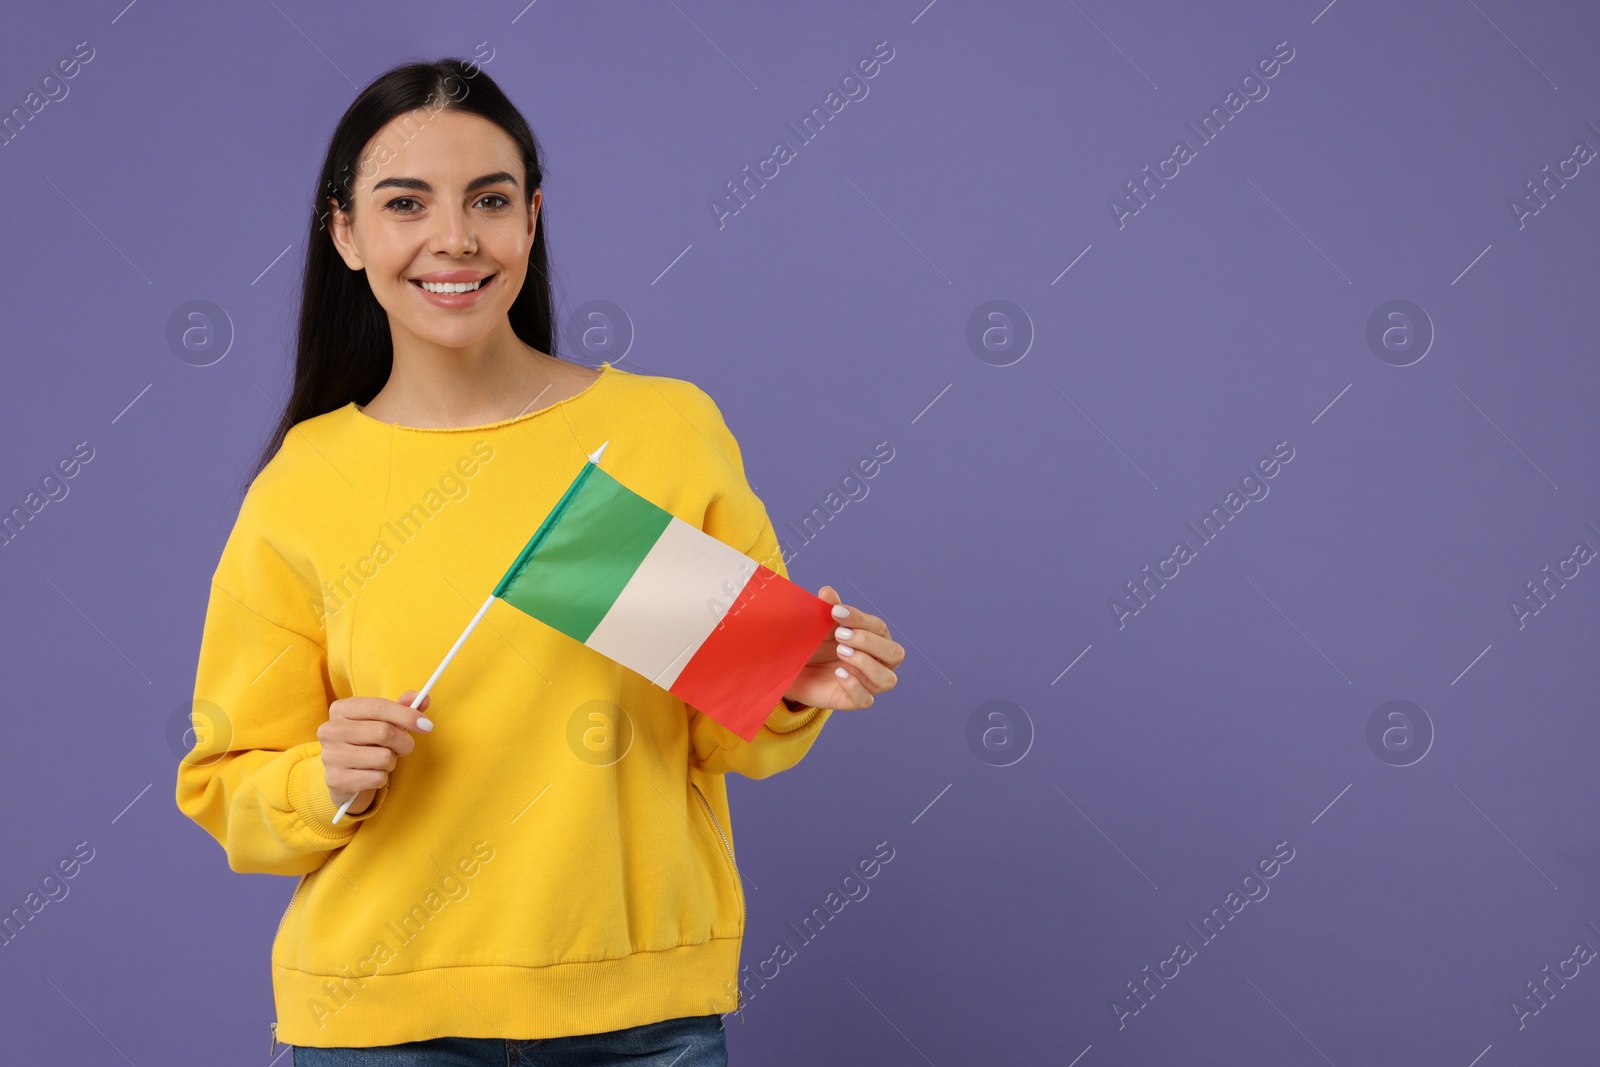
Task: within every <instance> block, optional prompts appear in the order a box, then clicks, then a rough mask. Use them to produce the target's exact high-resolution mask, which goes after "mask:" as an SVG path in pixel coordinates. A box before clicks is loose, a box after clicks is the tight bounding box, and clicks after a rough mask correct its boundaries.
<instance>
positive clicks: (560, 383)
mask: <svg viewBox="0 0 1600 1067" xmlns="http://www.w3.org/2000/svg"><path fill="white" fill-rule="evenodd" d="M504 334H505V336H504V337H497V338H494V339H485V341H484V342H483V343H481V344H479V345H476V346H472V347H469V348H445V347H442V346H439V345H434V344H431V343H428V342H413V343H410V344H405V343H400V342H399V341H398V340H397V343H396V345H395V355H394V366H393V368H392V369H391V370H390V372H389V380H388V381H387V382H386V383H385V384H384V386H383V388H382V389H380V390H379V391H378V395H377V396H375V397H373V398H372V400H371V402H370V403H368V404H366V405H365V406H364V407H363V408H362V409H361V410H362V411H363V412H364V413H366V414H367V415H370V416H372V417H373V418H375V419H378V420H379V421H381V422H391V423H397V424H399V425H402V426H417V427H439V428H443V427H452V426H481V425H485V424H488V423H491V422H500V421H502V420H504V419H510V418H515V417H517V416H518V415H521V414H523V413H524V412H527V411H533V410H536V409H538V408H543V407H548V406H550V405H551V404H554V403H557V402H559V401H561V400H564V399H566V398H568V397H570V396H573V395H575V394H576V393H578V392H579V391H581V390H582V389H583V388H584V387H585V386H587V385H588V384H589V383H590V382H591V381H593V380H594V377H595V375H596V373H597V372H596V371H592V370H589V369H588V368H587V367H581V366H578V365H576V364H572V363H568V362H566V361H565V360H560V359H556V358H555V357H553V356H550V355H547V354H546V353H544V352H540V351H539V350H538V349H536V348H533V347H531V346H529V345H526V344H524V343H523V342H522V341H521V340H520V339H519V338H517V336H516V335H515V334H514V333H512V332H511V329H510V325H509V323H508V324H507V327H506V329H505V331H504Z"/></svg>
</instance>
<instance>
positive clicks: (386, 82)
mask: <svg viewBox="0 0 1600 1067" xmlns="http://www.w3.org/2000/svg"><path fill="white" fill-rule="evenodd" d="M441 110H452V111H465V112H470V113H472V114H474V115H481V116H482V117H483V118H485V119H488V120H489V121H490V122H492V123H494V124H495V125H496V126H499V127H500V128H501V129H502V130H505V131H506V133H507V134H508V135H510V137H511V139H512V140H513V141H515V142H516V144H517V146H518V147H519V148H520V149H521V150H522V164H523V171H524V174H525V175H526V181H525V183H524V186H523V187H524V188H525V189H526V190H527V194H528V202H529V204H530V205H531V204H532V202H533V192H534V190H535V189H538V188H539V187H540V186H541V185H543V184H544V171H543V169H542V167H541V164H540V158H541V152H540V150H539V142H538V140H537V139H536V138H535V137H534V135H533V130H531V129H530V128H529V127H528V121H527V120H526V119H525V118H523V117H522V113H521V112H520V111H518V110H517V108H516V106H515V105H513V104H512V103H511V101H510V100H509V99H507V98H506V95H505V93H504V92H502V91H501V89H500V87H499V86H498V85H496V84H495V82H494V80H493V79H492V78H490V77H489V76H488V75H487V74H485V73H484V72H483V69H482V68H481V67H479V66H478V65H477V64H476V63H473V62H470V61H466V60H460V59H440V60H438V61H436V62H432V63H420V62H419V63H407V64H404V65H402V66H398V67H394V68H393V69H391V70H389V71H386V72H385V73H383V74H381V75H379V76H378V78H377V79H375V80H374V81H373V82H372V83H371V84H370V85H368V86H367V87H366V88H365V89H363V90H362V91H361V95H359V96H357V97H356V98H355V101H354V102H353V103H351V105H350V107H349V108H348V109H346V111H345V113H344V117H343V118H341V119H340V120H339V125H338V126H337V127H335V128H334V131H333V139H332V141H331V142H330V143H329V145H328V154H327V157H326V158H325V159H324V160H323V162H322V173H321V175H320V176H319V177H318V178H317V187H316V190H315V192H314V194H313V195H312V198H311V221H310V223H309V231H310V233H309V238H308V240H307V243H306V252H305V273H304V275H303V280H302V283H301V292H300V316H299V318H300V324H299V337H298V342H297V348H296V354H295V364H294V388H293V390H292V391H291V392H290V394H289V403H288V406H287V408H286V409H285V410H284V413H283V418H282V419H281V420H279V422H278V424H277V426H276V428H275V429H274V430H273V432H272V436H271V438H270V439H269V440H268V442H267V444H266V446H265V448H264V449H263V450H262V453H261V455H260V457H259V458H258V459H257V460H256V464H255V467H254V469H253V470H251V472H250V474H249V476H248V477H247V479H246V480H245V485H244V488H246V489H247V488H248V486H249V484H250V483H251V482H253V481H255V478H256V476H257V475H259V474H260V473H261V470H262V468H264V467H265V466H266V465H267V463H268V462H270V461H271V459H272V457H273V456H274V455H276V454H277V452H278V449H279V448H280V447H282V445H283V439H284V437H285V436H286V435H287V434H288V432H289V431H290V430H291V429H292V428H293V427H294V425H295V424H296V423H298V422H303V421H305V420H306V419H309V418H312V417H314V416H316V415H322V414H325V413H327V412H330V411H334V410H337V409H338V408H341V407H344V406H345V405H346V404H348V403H350V401H352V400H354V401H355V402H356V403H358V404H363V405H364V404H366V403H367V402H368V401H370V400H371V399H372V398H373V397H374V396H376V395H377V394H378V391H379V390H380V389H382V388H383V386H384V383H385V382H387V381H388V380H389V371H390V369H391V368H392V367H393V365H394V343H393V339H392V338H391V337H390V336H389V318H388V314H387V312H385V311H384V310H383V305H381V304H379V303H378V300H377V298H376V297H374V296H373V295H372V287H371V285H370V284H369V283H368V281H367V276H366V274H365V272H362V271H353V270H351V269H350V268H349V267H348V266H346V265H345V262H344V260H343V259H342V258H340V256H339V253H338V250H337V249H336V248H335V247H334V245H333V237H332V235H331V234H330V233H329V230H328V225H327V220H328V218H329V215H330V208H329V206H328V198H329V197H333V198H335V199H336V200H337V201H338V203H339V206H340V207H341V208H342V209H343V210H345V211H346V212H350V211H353V210H354V206H355V205H354V200H353V198H352V196H351V193H352V192H353V190H354V186H355V182H356V176H357V169H358V168H359V167H360V166H362V165H363V163H364V161H363V160H362V159H361V158H360V156H361V153H362V150H363V149H365V148H366V146H367V143H368V142H369V141H371V140H372V138H373V137H374V136H376V135H377V133H378V131H379V130H381V129H382V128H383V127H384V126H385V125H386V124H387V123H388V122H389V121H390V120H392V119H394V118H396V117H397V116H399V115H403V114H406V113H409V112H418V113H419V115H420V116H421V119H420V120H421V121H423V122H426V121H427V118H428V117H429V116H431V115H432V114H435V113H437V112H438V111H441ZM549 217H550V213H549V208H548V207H546V206H544V205H541V207H540V211H539V225H538V228H537V230H536V231H535V233H534V238H533V247H532V248H531V249H529V251H528V275H527V279H526V280H525V281H524V283H523V286H522V291H521V292H519V293H518V294H517V299H516V300H515V302H513V303H512V305H511V311H510V314H509V318H510V319H511V329H512V330H513V332H515V333H516V335H517V337H518V338H519V339H520V340H521V341H522V342H523V343H524V344H527V345H531V346H532V347H534V348H536V349H538V350H539V351H541V352H546V353H549V354H550V355H552V356H553V355H555V354H556V351H555V341H556V337H555V316H554V309H553V307H552V304H551V293H550V276H549V262H548V258H547V256H546V253H545V240H546V238H545V233H546V231H547V229H548V221H547V220H548V219H549Z"/></svg>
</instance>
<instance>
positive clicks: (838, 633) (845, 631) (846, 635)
mask: <svg viewBox="0 0 1600 1067" xmlns="http://www.w3.org/2000/svg"><path fill="white" fill-rule="evenodd" d="M853 633H855V631H854V630H852V629H850V627H848V626H841V627H839V628H838V629H837V630H835V631H833V636H835V637H837V638H838V639H839V640H841V641H848V640H850V635H851V634H853Z"/></svg>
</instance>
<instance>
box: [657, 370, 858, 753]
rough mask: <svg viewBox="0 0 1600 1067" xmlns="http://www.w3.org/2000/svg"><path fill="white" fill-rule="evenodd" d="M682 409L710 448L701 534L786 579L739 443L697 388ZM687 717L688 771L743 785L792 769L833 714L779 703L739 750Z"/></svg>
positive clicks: (740, 741) (715, 727)
mask: <svg viewBox="0 0 1600 1067" xmlns="http://www.w3.org/2000/svg"><path fill="white" fill-rule="evenodd" d="M689 408H690V411H689V414H691V415H692V416H696V417H695V418H694V419H693V421H694V422H695V423H696V426H697V428H698V429H699V430H700V432H701V434H702V435H703V436H704V438H705V440H706V441H707V442H709V444H710V445H711V449H712V451H711V453H710V455H709V459H708V460H707V463H708V464H709V466H710V467H711V469H712V478H713V480H714V481H715V483H716V489H715V492H714V494H713V498H712V500H711V502H710V504H709V505H708V506H707V508H706V513H705V520H704V525H703V527H702V528H703V529H704V530H705V532H706V533H708V534H710V535H711V536H713V537H715V538H716V539H717V540H719V541H721V542H723V543H724V544H727V545H731V546H733V547H734V548H738V549H740V550H741V551H743V552H744V554H745V555H747V556H749V557H751V558H752V559H754V560H755V561H756V562H758V563H761V564H763V565H764V566H766V567H768V568H769V569H771V570H772V571H774V572H776V573H777V574H779V575H781V576H782V577H784V578H788V577H789V573H788V569H787V567H786V566H785V565H784V562H783V551H782V546H781V545H779V543H778V535H777V531H776V530H774V529H773V526H772V520H771V519H770V518H768V516H767V509H766V506H765V505H764V504H763V503H762V502H761V499H760V498H759V497H757V496H756V494H755V492H754V491H753V490H752V489H751V488H750V483H749V482H748V481H747V480H746V478H745V473H744V460H743V457H742V456H741V454H740V451H739V443H738V442H737V441H736V440H734V437H733V434H732V432H731V431H730V430H729V429H728V427H727V424H726V423H725V422H724V421H723V418H722V412H721V411H720V410H719V409H718V407H717V405H716V403H715V401H713V400H712V399H711V397H710V396H709V395H707V394H706V393H705V392H704V391H702V390H700V389H699V388H698V387H692V388H691V390H690V401H689ZM688 710H689V734H690V752H689V762H690V764H691V765H692V766H694V767H697V768H699V769H701V770H704V771H707V772H709V773H711V774H726V773H727V772H729V771H737V772H738V773H740V774H742V775H744V776H745V777H746V778H766V777H768V776H769V775H773V774H777V773H778V772H779V771H783V770H788V769H789V768H790V767H793V766H794V765H795V764H796V763H799V762H800V759H801V757H803V756H804V755H805V754H806V752H807V750H809V749H810V748H811V745H812V742H814V741H816V739H817V734H819V733H821V731H822V726H823V724H824V723H826V722H827V721H828V718H829V716H831V715H832V714H833V711H832V710H831V709H828V708H814V707H803V708H800V709H799V710H797V711H790V710H789V706H788V705H787V704H785V703H784V702H783V701H782V700H779V701H778V703H777V706H776V707H774V708H773V709H772V712H771V714H769V715H768V716H767V718H766V721H765V722H764V723H762V725H761V728H760V729H759V730H758V731H757V733H756V736H755V738H754V740H751V741H748V742H747V741H745V740H744V738H742V737H740V736H739V735H738V734H736V733H734V732H733V731H732V730H729V729H728V728H727V727H726V726H723V725H722V724H721V723H719V722H717V721H716V720H715V719H713V718H710V717H709V716H707V715H705V714H703V713H702V712H700V711H697V710H695V709H694V708H689V709H688Z"/></svg>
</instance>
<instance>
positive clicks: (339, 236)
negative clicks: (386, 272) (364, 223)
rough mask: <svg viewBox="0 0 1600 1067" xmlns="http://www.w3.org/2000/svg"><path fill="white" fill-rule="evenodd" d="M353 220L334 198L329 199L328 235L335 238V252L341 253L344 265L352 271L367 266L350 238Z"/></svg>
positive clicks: (340, 256)
mask: <svg viewBox="0 0 1600 1067" xmlns="http://www.w3.org/2000/svg"><path fill="white" fill-rule="evenodd" d="M350 226H351V219H350V216H349V214H348V213H347V212H345V211H344V209H342V208H341V207H339V202H338V200H336V199H335V198H333V197H331V196H330V197H328V235H329V236H330V237H332V238H333V247H334V250H335V251H337V252H338V253H339V258H340V259H342V260H344V265H345V266H347V267H349V268H350V269H351V270H362V269H364V268H365V267H366V264H365V263H364V262H363V261H362V259H361V253H360V252H358V251H356V245H355V241H354V240H352V239H351V236H350Z"/></svg>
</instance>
